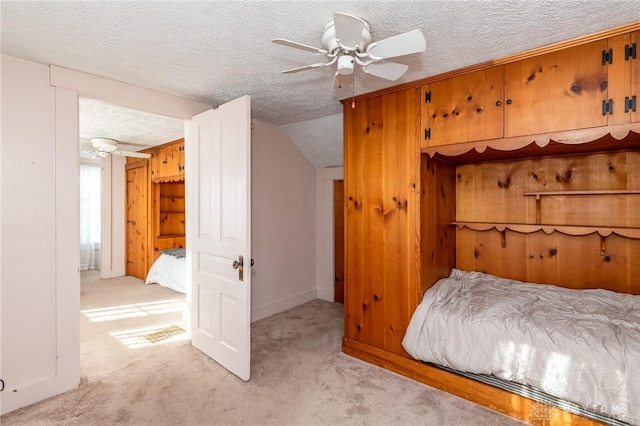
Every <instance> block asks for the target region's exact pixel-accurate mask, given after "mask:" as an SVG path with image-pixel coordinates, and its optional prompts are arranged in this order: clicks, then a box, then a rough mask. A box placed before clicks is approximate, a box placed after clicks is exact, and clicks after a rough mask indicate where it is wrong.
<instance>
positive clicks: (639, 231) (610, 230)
mask: <svg viewBox="0 0 640 426" xmlns="http://www.w3.org/2000/svg"><path fill="white" fill-rule="evenodd" d="M451 224H452V225H455V226H457V227H458V229H463V228H467V229H471V230H472V231H489V230H492V229H495V230H497V231H499V232H504V231H505V230H507V229H508V230H509V231H513V232H519V233H521V234H530V233H533V232H538V231H542V232H544V233H545V234H547V235H548V234H551V233H553V232H560V233H562V234H565V235H572V236H584V235H591V234H596V233H597V234H598V235H600V236H601V237H605V238H606V237H608V236H609V235H611V234H616V235H619V236H621V237H625V238H633V239H640V228H621V227H609V226H574V225H548V224H544V225H536V224H527V223H493V222H451Z"/></svg>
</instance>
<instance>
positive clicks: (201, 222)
mask: <svg viewBox="0 0 640 426" xmlns="http://www.w3.org/2000/svg"><path fill="white" fill-rule="evenodd" d="M186 135H187V137H186V141H185V152H186V165H185V166H186V167H185V169H186V170H185V172H186V176H185V184H186V196H187V206H186V214H187V250H188V254H187V256H188V260H189V262H190V265H191V267H190V268H189V270H190V273H191V276H190V277H189V279H190V282H191V303H190V305H191V326H190V327H191V341H192V344H193V346H195V347H196V348H198V349H200V350H201V351H202V352H204V353H205V354H207V355H209V356H210V357H211V358H213V359H214V360H215V361H217V362H218V363H219V364H221V365H222V366H224V367H225V368H227V369H228V370H229V371H231V372H232V373H234V374H235V375H237V376H238V377H240V378H241V379H243V380H249V370H250V368H249V367H250V350H251V337H250V333H251V332H250V325H251V321H250V313H251V272H250V270H249V267H250V262H251V162H250V160H251V149H250V146H251V100H250V98H249V97H248V96H243V97H241V98H239V99H236V100H234V101H231V102H229V103H226V104H224V105H222V106H220V107H218V108H217V109H215V110H210V111H206V112H204V113H202V114H199V115H197V116H195V117H193V120H192V121H191V122H190V123H188V124H187V132H186ZM240 263H242V265H241V264H240Z"/></svg>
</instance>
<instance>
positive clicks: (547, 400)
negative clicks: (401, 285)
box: [425, 363, 632, 426]
mask: <svg viewBox="0 0 640 426" xmlns="http://www.w3.org/2000/svg"><path fill="white" fill-rule="evenodd" d="M425 364H428V365H430V366H432V367H436V368H439V369H441V370H445V371H448V372H450V373H454V374H457V375H459V376H463V377H466V378H468V379H471V380H475V381H478V382H481V383H484V384H487V385H491V386H494V387H497V388H500V389H504V390H507V391H509V392H513V393H516V394H518V395H521V396H524V397H526V398H529V399H532V400H534V401H536V402H540V403H542V404H547V405H551V406H553V407H557V408H560V409H562V410H564V411H568V412H570V413H573V414H577V415H579V416H582V417H586V418H588V419H591V420H595V421H597V422H601V423H604V424H607V425H611V426H632V425H631V424H630V423H626V422H623V421H621V420H617V419H614V418H612V417H608V416H606V415H604V414H599V413H596V412H593V411H590V410H586V409H585V408H583V407H582V406H580V405H578V404H576V403H573V402H569V401H565V400H563V399H560V398H557V397H555V396H552V395H549V394H548V393H545V392H542V391H540V390H538V389H535V388H533V387H531V386H528V385H522V384H520V383H514V382H510V381H508V380H504V379H500V378H498V377H494V376H487V375H484V374H475V373H465V372H461V371H457V370H452V369H451V368H447V367H444V366H442V365H437V364H432V363H425ZM541 420H542V419H541Z"/></svg>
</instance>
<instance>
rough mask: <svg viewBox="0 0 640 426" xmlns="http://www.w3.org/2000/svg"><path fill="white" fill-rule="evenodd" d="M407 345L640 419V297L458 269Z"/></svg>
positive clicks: (426, 300)
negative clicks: (570, 287) (573, 288)
mask: <svg viewBox="0 0 640 426" xmlns="http://www.w3.org/2000/svg"><path fill="white" fill-rule="evenodd" d="M403 346H404V348H405V349H406V350H407V352H408V353H409V354H410V355H411V356H412V357H414V358H415V359H418V360H421V361H424V362H429V363H433V364H436V365H439V366H443V367H445V368H449V369H453V370H455V371H460V372H468V373H477V374H482V375H490V376H495V377H498V378H500V379H505V380H508V381H511V382H515V383H520V384H524V385H529V386H531V387H533V388H535V389H539V390H542V391H544V392H546V393H547V394H549V395H552V396H555V397H558V398H561V399H563V400H566V401H570V402H573V403H576V404H578V405H580V406H581V407H583V408H585V409H586V410H589V411H593V412H596V413H601V414H602V415H604V416H607V417H613V418H615V419H618V420H621V421H623V422H628V423H631V424H640V380H639V379H638V378H640V296H634V295H629V294H622V293H615V292H612V291H608V290H602V289H598V290H572V289H567V288H562V287H557V286H553V285H543V284H533V283H525V282H520V281H515V280H509V279H504V278H498V277H495V276H492V275H489V274H484V273H480V272H465V271H461V270H457V269H453V270H452V272H451V274H450V276H449V277H447V278H444V279H442V280H440V281H438V283H437V284H436V285H434V286H433V287H432V288H430V289H429V290H428V291H427V292H426V293H425V295H424V297H423V300H422V302H421V303H420V305H419V306H418V308H417V309H416V311H415V313H414V315H413V317H412V319H411V323H410V324H409V327H408V329H407V333H406V335H405V337H404V340H403Z"/></svg>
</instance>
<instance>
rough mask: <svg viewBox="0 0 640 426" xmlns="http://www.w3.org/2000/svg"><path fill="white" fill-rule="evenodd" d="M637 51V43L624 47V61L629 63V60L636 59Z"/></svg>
mask: <svg viewBox="0 0 640 426" xmlns="http://www.w3.org/2000/svg"><path fill="white" fill-rule="evenodd" d="M636 51H637V47H636V44H635V43H633V44H632V45H631V46H629V45H628V44H626V45H625V46H624V60H625V61H628V60H629V59H636Z"/></svg>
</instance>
